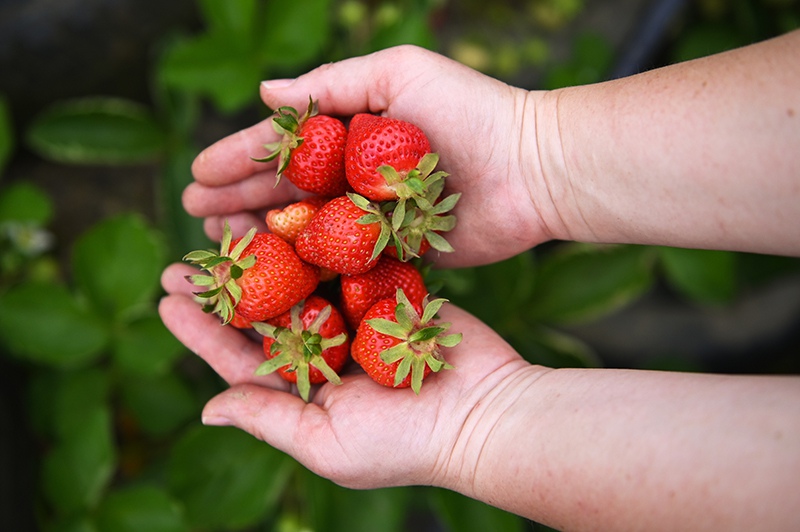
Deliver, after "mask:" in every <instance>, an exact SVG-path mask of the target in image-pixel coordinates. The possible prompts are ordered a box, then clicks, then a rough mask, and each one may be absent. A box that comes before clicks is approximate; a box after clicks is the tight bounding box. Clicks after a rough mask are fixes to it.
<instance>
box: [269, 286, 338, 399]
mask: <svg viewBox="0 0 800 532" xmlns="http://www.w3.org/2000/svg"><path fill="white" fill-rule="evenodd" d="M253 327H254V328H255V329H256V331H258V332H259V333H261V334H262V335H264V343H263V345H264V354H265V355H266V357H267V361H266V362H264V363H263V364H261V365H260V366H259V367H258V368H257V369H256V375H267V374H269V373H272V372H273V371H276V370H277V372H278V374H279V375H280V376H281V377H283V378H284V379H285V380H287V381H288V382H296V383H297V389H298V391H299V392H300V396H301V397H302V398H303V399H304V400H305V401H306V402H307V401H308V395H309V391H310V388H311V385H312V384H319V383H323V382H325V381H326V380H327V381H330V382H332V383H333V384H341V383H342V381H341V379H340V378H339V375H338V372H339V371H341V369H342V367H343V366H344V364H345V362H346V361H347V357H348V354H349V352H350V340H349V338H348V337H347V332H346V326H345V323H344V318H343V317H342V315H341V313H339V311H338V310H336V309H335V308H334V307H333V306H332V305H331V304H330V303H329V302H328V301H327V300H325V299H323V298H322V297H319V296H315V295H312V296H310V297H308V299H306V300H305V301H301V302H300V303H298V304H296V305H295V306H293V307H292V308H291V310H290V311H289V312H285V313H283V314H281V315H280V316H278V317H276V318H273V319H271V320H269V322H268V323H253Z"/></svg>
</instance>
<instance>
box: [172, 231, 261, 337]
mask: <svg viewBox="0 0 800 532" xmlns="http://www.w3.org/2000/svg"><path fill="white" fill-rule="evenodd" d="M255 234H256V228H255V227H253V228H251V229H250V230H249V231H248V232H247V234H246V235H245V236H243V237H242V238H241V239H240V240H239V241H238V242H237V243H236V245H235V246H234V247H233V249H231V242H232V240H233V234H232V233H231V228H230V225H228V221H227V220H226V221H225V225H224V227H223V231H222V240H221V242H220V251H219V252H218V253H217V252H215V251H211V250H197V251H192V252H190V253H187V254H186V255H185V256H184V257H183V260H184V261H186V262H189V263H191V264H194V265H196V266H199V267H200V268H201V269H202V270H204V271H206V272H208V273H207V274H196V275H189V276H187V277H186V279H187V280H188V281H189V282H191V283H192V284H194V285H195V286H197V287H201V288H204V289H205V290H202V291H198V292H194V295H195V296H196V297H197V298H198V299H199V300H200V302H201V303H202V304H203V310H204V311H205V312H208V313H215V314H217V315H218V316H219V317H220V318H221V319H222V323H223V324H228V323H230V321H231V320H232V319H233V317H234V310H233V309H234V308H235V307H236V305H237V304H238V303H239V300H240V299H241V298H242V289H241V287H240V286H239V285H238V284H237V283H236V280H237V279H239V278H240V277H241V276H242V274H243V273H244V271H245V270H247V269H248V268H251V267H253V266H254V265H255V263H256V256H255V255H248V256H245V257H242V255H243V253H244V250H245V249H246V248H247V246H248V245H250V243H251V242H252V241H253V237H254V236H255Z"/></svg>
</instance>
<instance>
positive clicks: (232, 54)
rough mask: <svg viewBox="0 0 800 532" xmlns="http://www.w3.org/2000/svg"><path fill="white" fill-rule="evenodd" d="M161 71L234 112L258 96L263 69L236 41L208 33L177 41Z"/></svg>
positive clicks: (175, 84) (168, 80) (165, 78)
mask: <svg viewBox="0 0 800 532" xmlns="http://www.w3.org/2000/svg"><path fill="white" fill-rule="evenodd" d="M158 75H159V79H160V80H161V82H162V83H164V84H166V86H168V87H171V88H172V89H177V90H179V91H185V92H188V93H189V94H194V95H197V96H204V97H208V98H210V99H211V101H212V102H213V103H214V105H215V106H216V107H217V109H218V110H220V111H222V112H223V113H232V112H235V111H238V110H240V109H241V108H243V107H244V106H245V105H247V104H249V103H254V102H255V101H256V100H257V98H258V84H259V82H260V81H261V79H262V77H263V72H262V69H261V68H259V66H258V65H257V63H256V59H255V58H254V57H252V56H250V55H248V54H243V53H242V52H241V51H240V50H239V48H238V46H237V44H236V42H235V41H232V40H230V39H228V38H227V37H226V36H224V35H219V34H206V35H200V36H199V37H196V38H185V39H180V40H176V41H174V42H173V43H172V44H171V45H170V46H169V47H168V48H167V49H166V51H165V52H164V54H163V56H162V60H161V63H160V64H159V70H158ZM255 149H256V147H254V150H255Z"/></svg>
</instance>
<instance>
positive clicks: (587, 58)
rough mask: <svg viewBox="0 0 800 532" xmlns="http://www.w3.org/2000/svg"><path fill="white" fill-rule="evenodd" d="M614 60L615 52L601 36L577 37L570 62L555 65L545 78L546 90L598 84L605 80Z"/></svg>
mask: <svg viewBox="0 0 800 532" xmlns="http://www.w3.org/2000/svg"><path fill="white" fill-rule="evenodd" d="M613 60H614V50H613V48H612V47H611V45H610V44H609V42H608V41H607V40H606V39H605V38H604V37H601V36H599V35H594V34H583V35H579V36H578V37H576V39H575V42H574V45H573V51H572V57H571V58H570V60H569V61H566V62H562V63H559V64H557V65H555V66H554V67H553V68H552V69H551V70H550V71H549V72H548V73H547V74H546V76H545V80H544V81H543V86H544V88H547V89H557V88H560V87H573V86H576V85H588V84H590V83H597V82H599V81H602V80H603V79H604V78H605V75H606V73H607V72H608V70H609V68H611V65H612V62H613Z"/></svg>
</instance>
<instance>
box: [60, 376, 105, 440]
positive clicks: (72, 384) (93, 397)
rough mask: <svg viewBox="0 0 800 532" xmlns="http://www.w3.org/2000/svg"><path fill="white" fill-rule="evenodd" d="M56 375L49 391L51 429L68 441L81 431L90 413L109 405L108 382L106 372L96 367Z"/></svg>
mask: <svg viewBox="0 0 800 532" xmlns="http://www.w3.org/2000/svg"><path fill="white" fill-rule="evenodd" d="M57 375H58V377H57V379H56V381H55V382H54V383H53V384H54V387H53V388H52V389H51V390H50V402H51V403H50V408H51V410H52V416H53V421H52V422H53V428H54V429H55V435H56V437H58V438H61V439H64V440H68V439H70V438H72V437H75V435H76V434H77V433H79V432H82V431H83V430H84V424H85V421H86V419H87V418H88V417H89V416H91V415H92V413H94V412H96V411H98V410H103V409H104V408H107V407H108V401H109V396H108V394H109V390H110V386H111V382H110V379H109V376H108V373H107V372H105V371H103V370H100V369H97V368H88V369H83V370H79V371H64V372H59V373H58V374H57Z"/></svg>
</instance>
